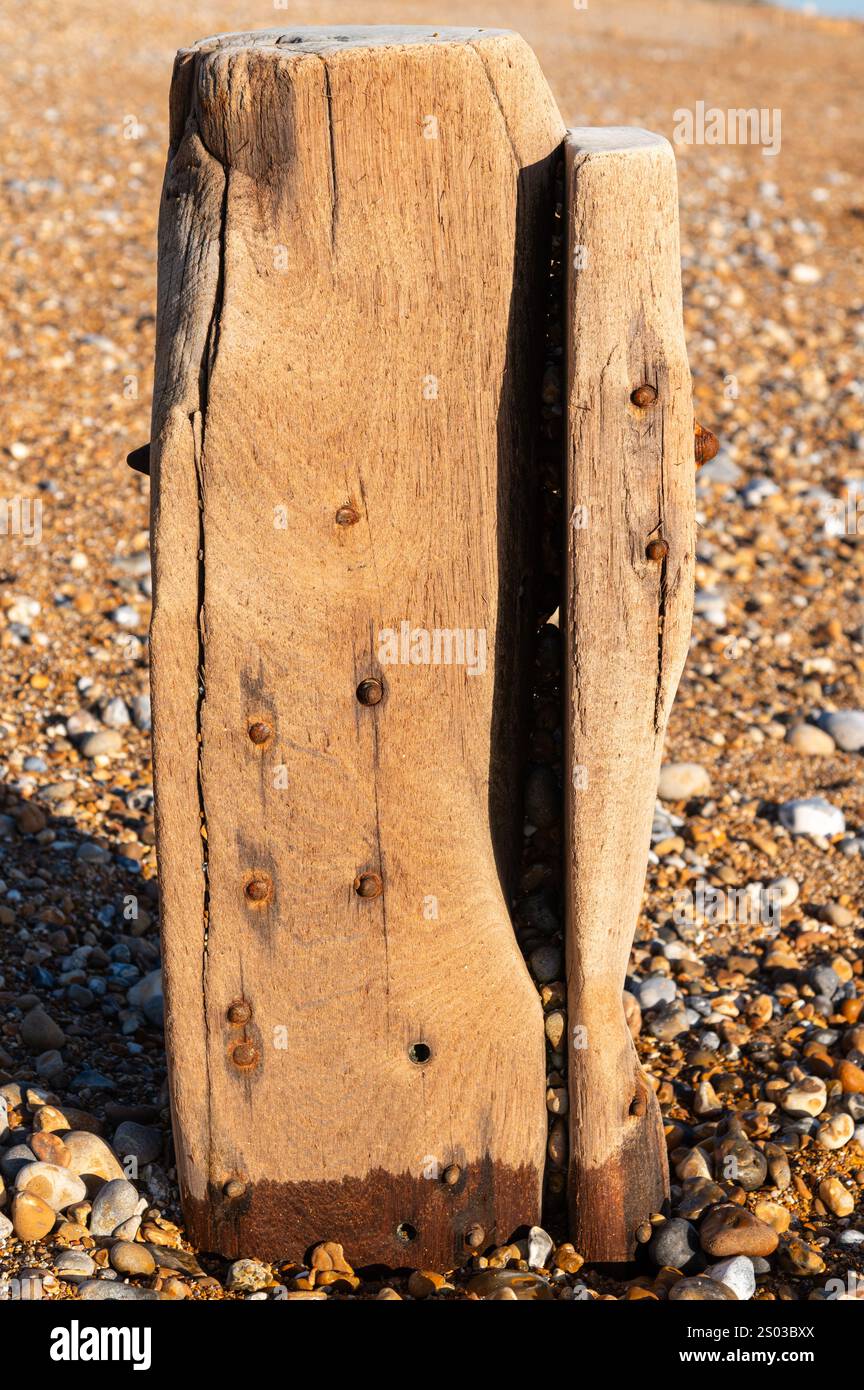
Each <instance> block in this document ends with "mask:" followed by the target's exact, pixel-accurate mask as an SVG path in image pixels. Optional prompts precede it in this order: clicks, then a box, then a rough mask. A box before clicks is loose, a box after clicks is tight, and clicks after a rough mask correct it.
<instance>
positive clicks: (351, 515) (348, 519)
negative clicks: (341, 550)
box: [336, 507, 360, 526]
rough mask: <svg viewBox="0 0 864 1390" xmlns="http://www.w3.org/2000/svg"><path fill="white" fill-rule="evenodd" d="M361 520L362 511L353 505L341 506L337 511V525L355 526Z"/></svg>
mask: <svg viewBox="0 0 864 1390" xmlns="http://www.w3.org/2000/svg"><path fill="white" fill-rule="evenodd" d="M359 520H360V513H359V512H357V511H355V510H354V508H353V507H340V508H339V509H338V511H337V512H336V525H337V526H355V525H356V524H357V522H358V521H359Z"/></svg>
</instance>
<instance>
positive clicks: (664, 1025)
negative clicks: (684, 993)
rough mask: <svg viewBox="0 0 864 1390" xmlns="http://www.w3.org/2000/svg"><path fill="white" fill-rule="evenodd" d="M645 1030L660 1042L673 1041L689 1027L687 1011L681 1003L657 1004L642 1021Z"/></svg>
mask: <svg viewBox="0 0 864 1390" xmlns="http://www.w3.org/2000/svg"><path fill="white" fill-rule="evenodd" d="M644 1027H645V1031H646V1032H647V1033H650V1034H651V1036H652V1038H658V1039H659V1040H660V1041H661V1042H673V1041H674V1039H675V1038H677V1037H679V1036H680V1034H681V1033H686V1032H687V1030H688V1029H689V1027H690V1020H689V1018H688V1017H687V1011H686V1009H685V1008H684V1006H683V1004H681V1003H677V1002H676V1003H674V1004H659V1005H658V1006H657V1008H656V1009H654V1010H652V1012H651V1013H650V1014H649V1015H648V1017H647V1018H646V1019H645V1021H644Z"/></svg>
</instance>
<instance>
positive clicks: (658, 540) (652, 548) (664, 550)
mask: <svg viewBox="0 0 864 1390" xmlns="http://www.w3.org/2000/svg"><path fill="white" fill-rule="evenodd" d="M645 554H646V555H647V557H648V559H649V560H655V561H659V560H665V559H666V556H667V555H668V554H669V542H668V541H664V539H663V537H662V536H655V537H654V539H653V541H649V542H648V544H647V545H646V547H645Z"/></svg>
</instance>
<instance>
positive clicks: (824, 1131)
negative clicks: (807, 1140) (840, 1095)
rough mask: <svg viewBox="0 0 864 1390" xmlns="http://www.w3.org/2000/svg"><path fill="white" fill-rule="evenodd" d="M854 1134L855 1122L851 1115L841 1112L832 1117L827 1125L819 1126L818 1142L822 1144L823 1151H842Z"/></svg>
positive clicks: (817, 1132)
mask: <svg viewBox="0 0 864 1390" xmlns="http://www.w3.org/2000/svg"><path fill="white" fill-rule="evenodd" d="M854 1133H855V1121H854V1120H853V1119H852V1116H851V1115H847V1114H846V1113H845V1112H844V1111H842V1110H841V1111H838V1113H837V1114H836V1115H832V1116H831V1118H830V1120H828V1121H827V1123H826V1124H824V1125H820V1126H819V1129H818V1130H817V1131H816V1142H817V1143H818V1144H821V1145H822V1148H823V1149H842V1148H843V1147H844V1145H845V1144H848V1143H849V1140H850V1139H851V1138H852V1135H853V1134H854Z"/></svg>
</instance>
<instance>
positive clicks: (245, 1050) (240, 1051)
mask: <svg viewBox="0 0 864 1390" xmlns="http://www.w3.org/2000/svg"><path fill="white" fill-rule="evenodd" d="M231 1059H232V1061H233V1063H234V1065H235V1067H244V1068H247V1067H254V1066H255V1063H256V1062H257V1061H258V1051H257V1048H254V1047H253V1046H252V1044H251V1043H250V1042H240V1043H238V1044H237V1046H236V1047H235V1048H234V1050H233V1051H232V1053H231Z"/></svg>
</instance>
